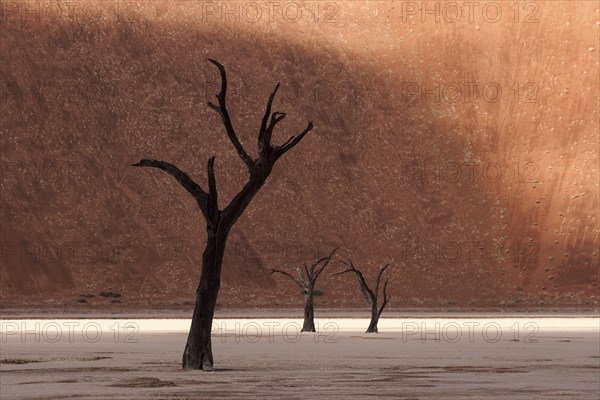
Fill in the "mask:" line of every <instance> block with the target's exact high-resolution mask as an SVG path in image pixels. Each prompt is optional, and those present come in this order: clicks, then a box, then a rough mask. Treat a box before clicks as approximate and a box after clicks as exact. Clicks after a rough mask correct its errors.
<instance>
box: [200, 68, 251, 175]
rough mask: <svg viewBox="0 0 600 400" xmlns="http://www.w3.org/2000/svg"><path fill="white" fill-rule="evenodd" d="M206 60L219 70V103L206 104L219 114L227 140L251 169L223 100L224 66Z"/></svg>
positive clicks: (224, 85)
mask: <svg viewBox="0 0 600 400" xmlns="http://www.w3.org/2000/svg"><path fill="white" fill-rule="evenodd" d="M208 61H210V62H211V63H213V64H214V65H216V66H217V68H218V69H219V72H220V73H221V91H220V92H219V94H217V99H218V100H219V105H215V104H213V103H212V102H210V101H209V102H208V106H209V107H210V108H212V109H213V110H215V111H216V112H217V113H218V114H219V115H220V116H221V120H222V121H223V125H224V126H225V130H226V131H227V136H229V140H231V143H233V146H234V147H235V149H236V150H237V152H238V154H239V156H240V158H241V159H242V161H244V163H245V164H246V165H247V166H248V169H251V168H252V166H253V165H254V161H253V160H252V158H250V156H249V155H248V153H246V150H244V147H243V146H242V144H241V143H240V141H239V139H238V137H237V135H236V134H235V130H234V129H233V124H232V122H231V117H230V116H229V112H228V111H227V105H226V102H225V97H226V94H227V74H226V72H225V67H223V65H221V64H220V63H219V62H218V61H215V60H211V59H208Z"/></svg>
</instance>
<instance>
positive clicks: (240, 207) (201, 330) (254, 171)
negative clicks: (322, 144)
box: [133, 60, 313, 370]
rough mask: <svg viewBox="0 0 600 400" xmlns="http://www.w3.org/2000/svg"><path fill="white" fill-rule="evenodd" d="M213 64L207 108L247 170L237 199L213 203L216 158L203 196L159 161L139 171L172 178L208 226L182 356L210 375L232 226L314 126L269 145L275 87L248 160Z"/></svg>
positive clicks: (278, 116)
mask: <svg viewBox="0 0 600 400" xmlns="http://www.w3.org/2000/svg"><path fill="white" fill-rule="evenodd" d="M208 61H210V62H211V63H212V64H214V65H215V66H216V67H217V68H218V69H219V72H220V75H221V90H220V92H219V93H218V94H217V95H216V97H217V100H218V104H213V103H212V102H208V106H209V107H210V108H212V109H213V110H215V111H216V112H217V114H219V116H220V117H221V120H222V121H223V125H224V127H225V132H226V133H227V136H228V137H229V140H230V141H231V143H233V146H234V147H235V150H236V151H237V153H238V155H239V156H240V158H241V159H242V161H243V162H244V164H245V165H246V168H247V169H248V173H249V178H248V182H247V183H246V184H245V185H244V187H243V188H242V189H241V190H240V191H239V193H238V194H237V195H235V196H234V197H233V199H232V200H231V201H230V202H229V204H228V205H227V207H225V208H224V209H219V206H218V202H217V183H216V180H215V172H214V162H215V157H214V156H213V157H210V158H209V159H208V165H207V173H208V191H205V190H204V189H202V188H201V187H200V185H198V184H197V183H196V182H194V181H193V180H192V178H190V177H189V176H188V175H187V174H186V173H185V172H183V171H182V170H180V169H179V168H177V167H176V166H175V165H173V164H169V163H167V162H164V161H157V160H141V161H140V162H139V163H137V164H133V165H134V166H138V167H153V168H158V169H161V170H163V171H165V172H166V173H168V174H170V175H171V176H173V177H174V178H175V179H176V180H177V182H179V183H180V184H181V185H182V186H183V187H184V188H185V189H186V190H187V191H188V192H189V193H190V194H191V195H192V197H193V198H194V199H195V200H196V203H197V204H198V207H199V208H200V211H202V214H203V215H204V219H205V220H206V231H207V240H206V247H205V249H204V254H203V255H202V272H201V274H200V283H199V285H198V288H197V289H196V304H195V307H194V314H193V316H192V324H191V327H190V332H189V335H188V338H187V343H186V345H185V350H184V353H183V359H182V366H183V368H186V369H203V370H212V369H213V355H212V346H211V337H210V331H211V326H212V321H213V316H214V312H215V306H216V304H217V295H218V292H219V288H220V285H221V266H222V263H223V255H224V252H225V244H226V242H227V236H228V235H229V232H230V230H231V228H232V227H233V224H235V222H236V221H237V220H238V218H239V217H240V215H242V213H243V212H244V210H245V209H246V207H248V204H250V201H251V200H252V198H254V195H256V193H257V192H258V191H259V189H260V188H261V187H262V186H263V185H264V183H265V181H266V180H267V178H268V176H269V174H270V173H271V170H272V169H273V166H274V165H275V162H276V161H277V160H278V159H279V158H280V157H281V156H283V155H284V154H285V153H286V152H288V151H289V150H291V149H292V148H293V147H294V146H296V145H297V144H298V143H299V142H300V141H301V140H302V139H303V138H304V136H305V135H306V134H307V133H308V132H310V131H311V130H312V128H313V124H312V122H309V123H308V125H307V127H306V128H305V129H304V130H303V131H302V132H301V133H300V134H299V135H297V136H292V137H290V138H289V139H288V140H287V141H286V142H285V143H284V144H282V145H281V146H276V145H274V144H272V142H271V139H272V135H273V130H274V129H275V127H276V126H277V124H278V123H279V122H281V120H283V119H284V118H285V116H286V114H285V113H282V112H273V113H271V107H272V106H273V100H274V99H275V94H276V93H277V90H278V89H279V83H278V84H277V85H276V86H275V89H274V90H273V92H272V93H271V96H270V97H269V100H268V101H267V106H266V110H265V113H264V116H263V117H262V123H261V125H260V130H259V132H258V157H257V158H254V159H253V158H252V157H250V155H249V154H248V153H247V152H246V150H244V147H243V146H242V144H241V143H240V141H239V140H238V137H237V135H236V133H235V130H234V128H233V123H232V122H231V118H230V116H229V112H228V111H227V106H226V102H225V96H226V94H227V75H226V73H225V68H224V67H223V65H221V64H220V63H219V62H217V61H215V60H208Z"/></svg>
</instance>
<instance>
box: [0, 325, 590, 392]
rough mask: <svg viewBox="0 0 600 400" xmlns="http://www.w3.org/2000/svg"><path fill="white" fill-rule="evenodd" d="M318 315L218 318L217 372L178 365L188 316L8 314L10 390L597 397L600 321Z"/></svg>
mask: <svg viewBox="0 0 600 400" xmlns="http://www.w3.org/2000/svg"><path fill="white" fill-rule="evenodd" d="M317 321H318V323H319V328H320V334H318V335H315V334H307V333H305V334H302V335H301V336H298V335H297V329H298V327H299V324H300V322H301V321H300V320H297V319H219V320H215V327H214V328H215V330H214V336H213V350H214V353H215V364H216V370H215V371H214V372H212V373H211V372H200V371H183V370H181V369H180V366H179V359H180V356H181V351H182V348H183V344H184V341H185V335H186V329H187V327H188V324H189V320H185V319H177V320H165V319H154V320H150V319H144V320H140V319H138V320H125V319H104V320H102V319H97V320H83V319H79V320H76V319H73V320H6V319H5V320H3V321H2V322H1V323H2V347H1V349H2V351H1V353H2V354H1V363H0V370H1V371H2V374H1V396H0V397H2V399H66V398H85V399H106V398H111V399H113V398H114V399H140V398H150V399H152V398H157V399H158V398H160V399H205V398H208V399H210V398H283V397H285V398H310V397H316V398H323V397H328V398H336V399H337V398H340V399H342V398H344V399H345V398H386V397H387V398H405V399H433V398H435V399H440V398H445V399H448V398H450V399H456V398H461V399H462V398H477V399H485V398H494V399H553V398H560V399H564V398H569V399H574V398H577V399H596V398H598V393H599V385H600V375H599V371H598V369H599V360H600V345H599V340H598V334H599V320H598V319H597V318H589V317H581V318H578V317H574V318H540V317H529V318H523V317H520V318H517V317H509V318H498V317H494V318H476V317H473V316H468V315H467V316H459V317H457V316H453V317H452V318H427V319H425V318H404V319H400V318H388V319H384V320H382V321H381V322H380V331H381V332H380V333H379V334H376V335H368V334H364V333H362V330H363V329H364V327H365V326H366V325H367V322H368V321H367V320H366V319H362V318H356V319H342V318H337V319H335V318H334V319H325V318H324V319H318V320H317ZM436 323H437V324H438V325H436ZM75 324H78V325H75ZM423 324H424V325H423ZM516 324H518V325H516ZM70 326H73V328H72V330H70V328H69V327H70ZM469 327H472V329H470V328H469ZM34 332H37V334H36V333H34ZM117 332H118V334H117ZM459 332H460V335H459ZM58 333H60V336H59V335H58ZM423 339H425V340H423ZM436 339H438V340H436Z"/></svg>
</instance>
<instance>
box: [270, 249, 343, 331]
mask: <svg viewBox="0 0 600 400" xmlns="http://www.w3.org/2000/svg"><path fill="white" fill-rule="evenodd" d="M336 251H337V247H336V248H335V249H333V251H332V252H331V253H330V254H329V255H328V256H327V257H323V258H321V259H320V260H318V261H316V262H314V263H312V264H311V265H310V267H309V266H308V265H306V261H305V262H304V264H303V266H302V268H300V267H299V266H297V265H296V266H294V267H290V269H294V270H295V272H296V274H297V275H298V277H295V276H294V275H293V274H291V273H289V272H287V271H281V270H278V269H272V270H271V273H272V274H274V273H276V272H278V273H280V274H283V275H285V276H287V277H288V278H290V279H291V280H292V281H294V283H295V284H296V285H298V286H299V287H300V289H302V291H303V292H304V324H303V325H302V332H316V329H315V307H314V300H313V299H314V294H315V283H316V282H317V278H318V277H319V275H321V272H323V270H324V269H325V267H326V266H327V264H329V261H331V257H333V255H334V254H335V252H336ZM321 263H322V264H323V265H321V266H319V264H321Z"/></svg>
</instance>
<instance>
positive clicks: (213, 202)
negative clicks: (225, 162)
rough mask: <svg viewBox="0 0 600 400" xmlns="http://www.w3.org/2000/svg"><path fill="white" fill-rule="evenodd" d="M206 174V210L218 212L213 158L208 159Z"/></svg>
mask: <svg viewBox="0 0 600 400" xmlns="http://www.w3.org/2000/svg"><path fill="white" fill-rule="evenodd" d="M206 170H207V172H208V208H209V209H210V210H211V211H213V212H216V211H219V207H218V203H217V198H218V193H217V181H216V179H215V157H214V156H213V157H210V158H209V159H208V165H207V167H206Z"/></svg>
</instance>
